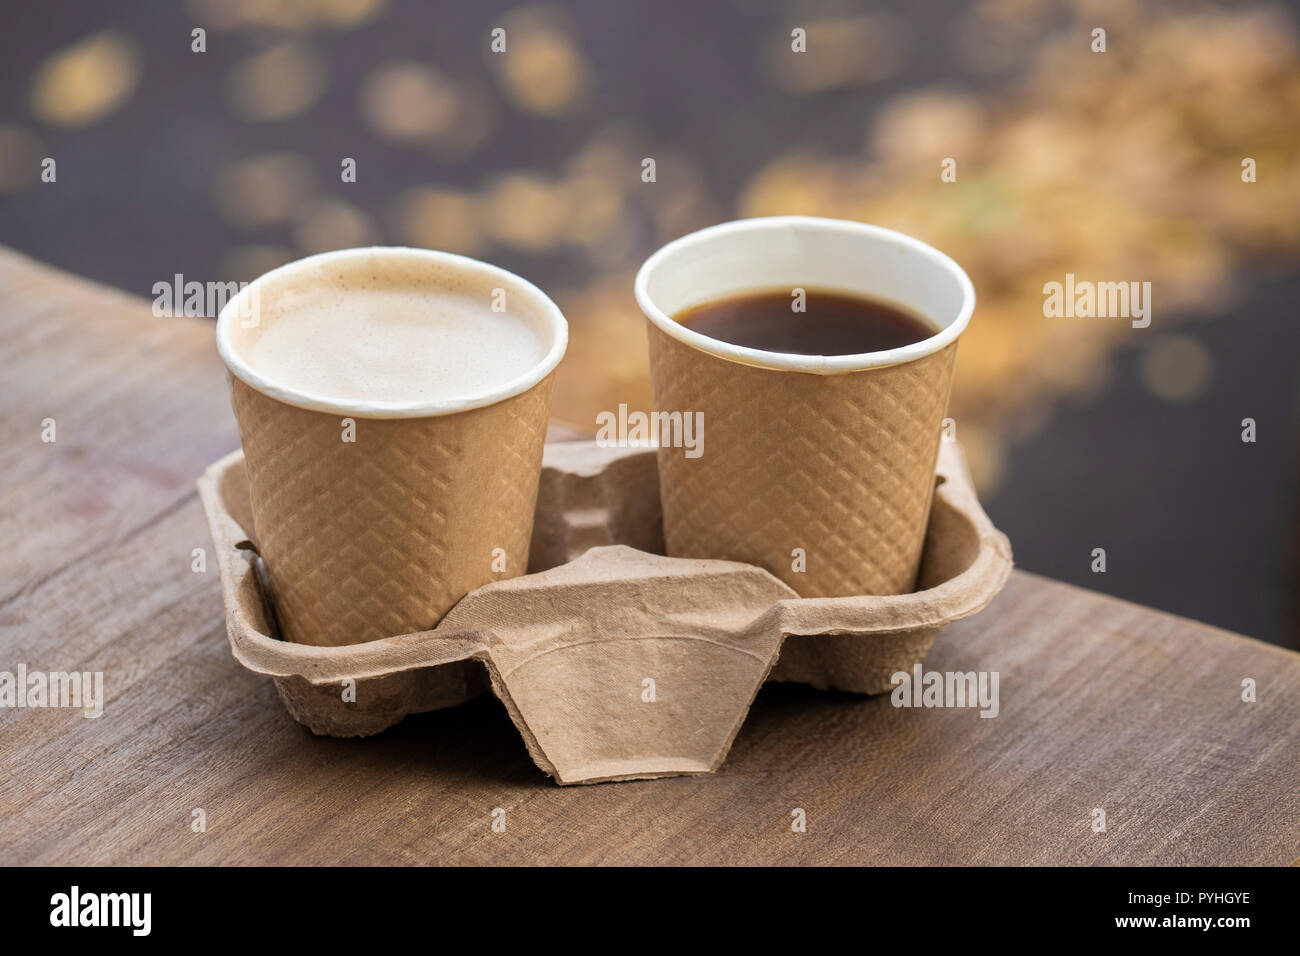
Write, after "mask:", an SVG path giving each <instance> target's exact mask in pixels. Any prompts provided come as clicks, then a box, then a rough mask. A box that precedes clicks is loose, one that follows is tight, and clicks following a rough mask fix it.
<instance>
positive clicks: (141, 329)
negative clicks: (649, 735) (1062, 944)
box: [0, 250, 1300, 864]
mask: <svg viewBox="0 0 1300 956" xmlns="http://www.w3.org/2000/svg"><path fill="white" fill-rule="evenodd" d="M0 383H2V388H3V399H4V403H3V408H4V418H3V420H2V424H0V428H3V441H0V476H3V496H4V498H3V500H4V505H3V509H2V510H0V529H2V530H3V541H4V545H5V546H4V549H3V551H0V670H8V671H10V672H14V671H16V669H17V667H18V665H19V664H20V663H23V664H25V665H26V666H27V667H28V668H29V669H30V670H45V671H72V670H83V671H103V672H104V674H105V691H106V697H107V703H106V705H105V710H104V715H103V716H102V717H101V718H99V719H84V718H83V717H82V715H81V714H80V713H79V712H74V711H71V710H67V709H62V710H60V709H5V710H0V766H3V768H4V774H3V784H2V785H0V864H12V863H74V862H75V863H81V864H98V863H119V864H121V863H199V864H215V863H273V864H291V863H502V862H510V863H526V864H552V863H755V864H757V863H840V864H844V863H896V864H902V863H940V864H944V863H1013V864H1019V863H1040V864H1080V863H1100V864H1120V863H1136V864H1148V863H1150V864H1174V863H1192V864H1199V863H1218V864H1289V863H1292V862H1294V861H1297V858H1300V655H1297V654H1295V653H1292V652H1289V651H1285V650H1281V649H1278V648H1276V647H1272V646H1270V645H1266V644H1262V643H1259V642H1257V641H1253V640H1250V639H1247V638H1243V637H1239V636H1237V635H1235V634H1230V633H1228V632H1225V631H1221V630H1217V629H1215V628H1211V627H1206V626H1204V625H1201V624H1197V623H1194V622H1192V621H1187V620H1184V619H1181V618H1176V617H1172V616H1170V615H1168V614H1162V613H1158V612H1155V611H1151V610H1148V609H1146V608H1142V607H1138V606H1136V605H1133V604H1128V603H1125V602H1122V601H1117V600H1112V599H1110V598H1106V597H1102V596H1099V595H1097V594H1092V593H1090V592H1087V591H1082V590H1078V589H1076V588H1072V587H1067V586H1065V585H1062V584H1057V583H1054V582H1052V581H1048V580H1045V579H1043V578H1040V577H1036V576H1034V575H1032V574H1026V573H1023V572H1016V574H1015V575H1014V576H1013V578H1012V580H1011V582H1010V584H1009V585H1008V586H1007V588H1006V590H1005V591H1004V592H1003V593H1002V595H1001V596H999V597H998V599H997V600H996V601H994V603H993V605H992V606H991V607H990V608H988V609H987V610H986V611H985V612H983V613H982V614H980V615H978V616H976V617H974V618H972V619H969V620H966V621H963V622H961V623H959V624H957V625H954V626H952V627H950V628H948V629H947V630H946V631H945V632H944V633H942V634H941V635H940V637H939V640H938V642H937V643H936V644H935V646H934V649H933V651H932V652H931V654H930V656H929V658H928V659H927V662H926V663H927V667H928V668H930V669H936V670H963V671H966V670H996V671H998V672H999V673H1000V675H1001V688H1000V690H1001V714H1000V716H998V717H997V718H996V719H981V718H980V717H979V716H978V714H977V713H976V712H975V711H973V710H957V709H932V710H903V709H896V708H894V707H892V706H890V702H889V700H888V698H887V697H876V698H858V697H853V696H849V695H841V694H828V693H819V692H817V691H814V690H811V689H808V688H803V687H796V686H785V685H771V686H768V687H766V688H764V689H763V691H762V692H761V693H760V695H759V698H758V700H757V701H756V703H755V706H754V708H753V710H752V712H751V713H750V715H749V718H748V720H747V721H746V723H745V725H744V727H743V728H742V729H741V732H740V735H739V737H738V738H737V740H736V744H735V747H734V749H733V750H732V752H731V755H730V757H729V758H728V760H727V762H726V764H725V765H724V766H723V768H722V770H721V771H720V772H719V773H718V774H717V775H716V776H712V777H691V778H676V779H671V780H661V781H649V782H643V783H621V784H604V785H598V786H591V787H569V788H561V787H557V786H555V785H554V784H552V783H551V782H550V781H549V780H548V779H547V778H545V777H544V776H543V775H542V774H541V773H540V772H539V771H538V770H537V769H536V768H535V767H534V766H533V764H532V762H531V761H530V760H529V758H528V755H527V753H526V752H525V750H524V745H523V742H522V741H521V740H520V738H519V735H518V734H517V733H516V732H515V730H514V728H513V726H512V725H511V723H510V721H509V720H508V719H507V717H506V714H505V712H504V710H503V708H502V707H501V705H500V704H499V703H498V702H497V701H496V699H495V698H493V697H490V696H489V697H486V698H480V699H479V700H477V701H475V702H474V703H471V704H468V705H465V706H462V707H458V708H454V709H452V710H449V711H443V712H438V713H433V714H425V715H421V716H418V717H414V718H410V719H408V720H407V721H405V722H404V723H403V724H401V725H399V726H398V727H396V728H395V729H393V730H391V731H388V732H387V733H385V734H382V735H380V736H378V737H375V738H371V739H366V740H332V739H326V738H317V737H313V736H312V735H311V734H310V733H308V732H307V731H306V730H304V729H303V728H301V727H300V726H298V725H297V724H296V723H294V721H293V720H292V719H291V718H290V717H289V716H288V714H287V713H286V712H285V711H284V708H283V707H282V706H281V704H280V701H279V699H278V697H277V696H276V693H275V690H274V688H273V687H272V685H271V683H270V682H269V681H267V680H264V679H260V678H258V677H255V676H253V675H252V674H250V673H248V672H247V671H245V670H244V669H243V668H242V667H240V666H239V665H238V664H236V663H235V661H234V660H233V659H232V658H231V656H230V652H229V650H228V647H227V644H226V637H225V631H224V623H223V616H222V607H221V597H220V589H219V586H218V581H217V570H216V563H215V561H212V560H209V561H208V562H207V571H206V573H196V572H195V571H193V570H192V561H193V559H192V556H191V555H192V552H193V549H195V548H204V549H210V548H211V542H210V540H209V538H208V532H207V528H206V525H205V523H204V518H203V514H202V511H201V509H200V507H199V501H198V498H197V496H196V494H195V488H194V479H195V477H196V476H197V475H198V474H199V472H200V471H201V470H202V469H203V468H204V467H205V466H206V465H207V464H208V463H209V462H211V461H213V460H214V459H216V458H218V457H220V456H221V455H223V454H224V453H226V452H228V451H230V450H231V449H233V448H235V447H237V445H238V443H239V439H238V436H237V434H236V431H235V423H234V419H233V417H232V415H231V412H230V408H229V402H228V398H227V391H226V383H225V378H224V371H223V369H222V366H221V363H220V361H219V360H218V358H217V355H216V350H215V348H214V345H213V328H212V324H211V322H209V321H205V320H202V319H186V318H155V317H153V316H152V315H151V314H150V310H149V307H148V304H147V303H146V302H145V301H143V300H141V299H139V298H134V297H131V296H128V295H125V294H123V293H120V292H116V291H112V290H109V289H105V288H103V287H100V286H96V285H92V284H90V283H87V282H84V281H82V280H79V279H76V278H73V277H70V276H68V275H65V274H63V273H60V272H57V271H55V270H52V269H50V268H47V267H44V266H41V265H39V264H37V263H34V262H32V261H31V260H29V259H26V258H24V257H22V256H20V255H18V254H16V253H13V252H9V251H4V250H0ZM45 419H53V420H54V422H55V428H56V432H55V434H56V438H57V440H56V441H55V442H53V443H46V442H43V441H42V428H43V425H42V423H43V421H44V420H45ZM1245 678H1253V679H1254V680H1255V681H1256V682H1257V685H1258V700H1257V702H1255V703H1245V702H1243V701H1242V699H1241V694H1242V681H1243V679H1245ZM498 807H499V808H504V809H505V810H506V823H507V826H506V830H505V832H503V833H494V832H493V831H492V828H491V821H492V813H493V810H494V809H496V808H498ZM200 808H201V809H202V810H203V811H204V813H205V816H206V831H205V832H194V830H193V829H192V827H191V820H192V818H193V812H194V811H195V810H196V809H200ZM794 808H803V809H804V810H805V811H806V814H807V821H808V825H807V832H805V833H795V832H792V829H791V825H790V824H791V811H792V810H793V809H794ZM1094 808H1101V809H1102V810H1104V811H1105V815H1106V829H1105V831H1104V832H1094V830H1093V826H1092V822H1093V819H1094V816H1093V811H1094Z"/></svg>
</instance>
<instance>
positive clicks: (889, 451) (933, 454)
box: [636, 217, 975, 667]
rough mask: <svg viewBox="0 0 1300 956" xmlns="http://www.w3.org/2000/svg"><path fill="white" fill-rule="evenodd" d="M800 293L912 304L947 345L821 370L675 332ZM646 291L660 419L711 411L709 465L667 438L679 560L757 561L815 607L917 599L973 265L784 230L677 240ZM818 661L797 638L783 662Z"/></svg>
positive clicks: (790, 225) (785, 225)
mask: <svg viewBox="0 0 1300 956" xmlns="http://www.w3.org/2000/svg"><path fill="white" fill-rule="evenodd" d="M795 288H805V289H807V288H828V289H834V290H838V291H844V292H851V293H860V294H866V295H870V296H873V297H877V298H882V299H885V300H888V301H892V302H896V303H898V304H900V305H903V306H904V307H906V308H908V309H909V310H911V311H912V312H914V313H915V314H917V315H918V316H921V317H923V318H925V319H926V320H927V321H928V322H929V323H930V324H931V325H932V326H934V328H935V334H934V335H932V336H930V337H929V338H927V339H925V340H923V341H922V342H919V343H916V344H914V345H909V346H906V347H903V348H898V349H892V350H889V351H882V352H872V353H867V354H863V355H841V356H815V355H814V356H809V355H793V354H783V353H772V352H764V351H760V350H756V349H750V348H741V347H738V346H734V345H730V344H728V343H725V342H720V341H718V340H716V339H712V338H709V337H707V336H704V335H701V334H699V333H697V332H693V331H691V330H690V329H688V328H686V327H684V326H681V325H679V324H677V323H676V322H674V321H673V319H672V318H671V316H673V315H675V314H678V313H680V312H681V311H683V310H685V309H688V308H690V307H692V306H695V305H698V304H700V303H702V302H706V301H709V300H713V299H717V298H720V297H724V296H727V295H732V294H736V293H740V292H745V291H750V290H756V289H786V290H793V289H795ZM636 293H637V299H638V301H639V303H640V305H641V308H642V310H643V311H644V312H645V314H646V316H647V319H648V335H649V345H650V373H651V378H652V381H653V386H654V400H655V409H656V411H658V412H660V413H663V412H670V413H671V412H680V413H682V415H683V416H685V415H688V414H690V415H696V414H702V435H703V441H702V442H700V443H699V447H698V449H697V450H698V452H699V454H698V457H690V456H688V455H687V454H686V453H685V449H683V448H681V447H673V444H672V436H671V435H666V434H664V433H662V432H661V433H660V435H659V442H660V449H659V478H660V495H661V499H662V504H663V519H664V540H665V545H666V548H667V552H668V554H670V555H673V556H677V557H692V558H719V559H724V560H731V561H743V562H745V563H748V564H756V565H758V566H759V567H762V568H764V569H766V570H767V571H769V572H771V573H772V574H773V575H775V576H776V577H778V578H780V579H781V580H782V581H784V582H785V583H786V584H788V585H789V586H790V587H792V588H793V589H794V590H795V591H796V592H798V594H799V595H801V596H803V597H818V598H820V597H841V596H849V595H864V594H875V595H884V594H900V593H905V592H909V591H911V590H912V589H913V588H914V587H915V586H916V580H917V571H918V569H919V567H920V561H921V552H922V548H923V545H924V543H925V529H926V521H927V518H928V516H929V511H930V502H931V497H932V494H933V490H934V470H935V462H936V459H937V457H938V452H939V443H940V439H941V434H942V422H943V418H944V414H945V410H946V407H947V403H948V394H949V391H950V388H951V383H952V374H953V364H954V360H955V357H956V350H957V337H958V336H959V335H960V334H961V332H962V330H963V329H964V328H965V326H966V324H967V321H968V320H969V318H970V315H971V312H972V311H973V309H974V300H975V297H974V290H973V289H972V287H971V284H970V280H969V279H968V278H967V277H966V275H965V273H964V272H963V271H962V270H961V268H960V267H959V266H957V265H956V263H954V262H953V261H952V260H951V259H949V258H948V257H947V256H945V255H943V254H942V253H940V252H938V251H936V250H934V249H932V248H930V247H929V246H927V245H925V244H924V243H921V242H919V241H917V240H915V239H912V238H910V237H907V236H904V235H902V234H900V233H896V232H893V231H890V230H887V229H881V228H879V227H874V226H868V225H864V224H862V223H855V222H845V221H840V220H828V219H813V218H805V217H776V218H769V219H750V220H740V221H738V222H733V223H726V224H723V225H721V226H715V227H712V228H709V229H705V230H702V231H701V232H697V233H693V234H691V235H689V236H686V237H683V238H682V239H679V240H677V241H675V242H673V243H670V244H669V245H667V246H665V247H664V248H663V249H661V250H660V251H659V252H657V253H656V254H655V255H654V256H652V257H651V258H650V259H649V260H647V261H646V263H645V265H644V266H643V267H642V269H641V271H640V273H639V274H638V276H637V281H636ZM793 320H795V321H797V317H794V319H793ZM819 652H820V653H822V654H824V653H825V649H824V648H823V649H819ZM807 653H809V648H808V647H807V646H806V645H803V644H801V643H799V642H795V643H793V644H792V645H791V646H790V647H788V648H787V649H786V651H785V652H784V654H785V656H788V657H790V658H791V659H790V660H789V661H786V660H785V657H783V660H782V663H783V664H785V665H787V666H794V667H797V666H798V663H799V662H798V660H796V658H797V657H798V656H799V655H801V654H807Z"/></svg>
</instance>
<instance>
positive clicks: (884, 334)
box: [673, 288, 938, 355]
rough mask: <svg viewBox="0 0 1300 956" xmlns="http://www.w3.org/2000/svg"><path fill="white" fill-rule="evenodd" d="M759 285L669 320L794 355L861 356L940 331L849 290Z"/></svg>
mask: <svg viewBox="0 0 1300 956" xmlns="http://www.w3.org/2000/svg"><path fill="white" fill-rule="evenodd" d="M803 292H804V298H803V305H804V310H803V311H795V305H796V304H798V300H797V299H796V297H795V292H794V290H792V289H789V288H781V289H757V290H750V291H746V292H741V293H739V294H736V295H730V296H724V297H722V298H719V299H713V300H711V301H708V302H703V303H701V304H699V305H695V306H692V307H690V308H688V309H683V310H682V311H681V312H679V313H677V314H676V315H674V316H673V320H674V321H675V322H677V323H679V324H681V325H683V326H685V327H686V328H688V329H690V330H691V331H693V332H698V333H700V334H701V335H707V336H708V337H709V338H713V339H718V340H719V341H722V342H728V343H730V344H732V345H738V346H741V347H742V348H750V349H760V350H762V351H764V352H785V353H789V354H793V355H859V354H862V353H864V352H884V351H887V350H888V349H896V348H902V347H903V346H905V345H914V344H915V343H917V342H920V341H922V340H924V339H928V338H929V337H930V336H932V335H934V334H935V333H936V332H937V331H938V329H936V328H935V327H934V326H933V325H931V324H930V323H929V322H927V321H926V320H925V319H923V318H921V317H920V316H918V315H917V314H916V313H914V312H912V311H911V310H910V309H907V308H905V307H904V306H901V305H898V304H896V303H893V302H887V301H885V300H883V299H875V298H870V297H868V296H864V295H860V294H858V293H853V292H839V291H834V290H830V289H814V288H805V289H804V290H803Z"/></svg>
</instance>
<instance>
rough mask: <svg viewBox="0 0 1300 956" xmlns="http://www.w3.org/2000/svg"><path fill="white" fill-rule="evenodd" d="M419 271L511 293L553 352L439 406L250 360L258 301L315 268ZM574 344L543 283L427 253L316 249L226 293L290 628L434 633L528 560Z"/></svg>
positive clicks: (241, 400) (252, 475)
mask: <svg viewBox="0 0 1300 956" xmlns="http://www.w3.org/2000/svg"><path fill="white" fill-rule="evenodd" d="M413 266H414V267H415V269H417V270H418V272H417V274H418V275H419V276H420V281H421V282H422V283H424V282H427V283H428V286H427V287H429V288H434V289H437V288H451V287H458V288H462V289H463V288H464V287H465V286H466V284H467V283H474V284H476V286H480V287H482V288H483V289H485V290H489V289H497V288H500V289H505V290H506V293H507V298H506V301H507V302H508V303H509V308H510V310H511V312H512V313H515V314H519V315H522V316H525V317H526V318H527V319H528V321H530V322H531V323H532V324H533V327H534V328H535V329H536V330H538V332H539V334H540V335H541V336H542V337H543V341H544V342H546V343H548V345H549V348H548V350H547V352H546V354H545V356H544V357H543V359H542V360H541V361H540V362H539V363H538V364H537V365H536V366H535V367H533V368H532V369H530V370H529V371H528V372H527V373H526V374H524V375H522V376H520V377H519V378H517V379H516V380H514V381H511V382H508V383H506V384H504V385H502V386H500V387H497V388H493V389H491V390H486V391H483V392H480V393H478V394H467V395H465V396H462V397H458V398H456V399H455V400H449V401H438V402H425V403H400V402H363V403H348V402H339V401H335V400H332V399H331V398H329V397H326V396H322V395H313V394H308V393H304V392H300V391H297V390H295V389H292V388H287V387H285V386H284V385H283V384H282V383H277V382H275V381H270V380H268V379H267V378H266V377H265V376H264V375H263V374H261V373H260V372H259V371H258V370H257V369H255V368H253V367H252V366H251V365H250V364H249V363H248V361H247V360H246V356H247V354H248V349H249V346H250V345H251V343H252V342H253V341H254V338H255V336H257V335H258V334H259V333H260V331H261V327H260V323H259V324H258V325H255V326H254V327H252V328H249V327H246V326H248V325H249V324H250V322H249V320H248V319H246V318H245V316H247V315H249V314H250V312H252V311H254V310H253V309H252V308H251V307H250V303H255V304H256V305H257V306H259V307H260V308H258V309H257V310H256V311H257V312H259V313H262V314H265V313H267V312H269V311H271V310H269V309H268V308H267V306H268V304H269V303H271V302H273V301H274V297H275V296H276V295H277V292H279V291H282V290H284V289H286V288H287V287H289V285H290V284H292V285H294V286H298V287H301V286H302V284H304V283H309V282H311V280H312V276H313V275H320V276H324V275H325V274H327V273H328V274H331V275H332V276H334V277H336V281H337V276H339V275H343V276H344V277H347V276H349V275H351V274H356V275H357V276H358V277H361V276H365V277H366V279H367V281H373V280H374V277H376V276H378V277H379V278H380V281H382V278H383V276H384V274H385V270H387V269H394V270H396V269H400V270H401V271H402V273H403V274H404V275H409V274H411V272H412V267H413ZM271 321H273V320H271ZM567 342H568V331H567V326H566V323H565V321H564V317H563V316H562V315H561V314H560V311H559V309H558V308H557V307H556V306H555V304H554V303H553V302H551V300H550V299H548V298H547V297H546V296H545V295H544V294H543V293H542V292H541V291H540V290H539V289H537V287H535V286H534V285H532V284H531V283H529V282H527V281H525V280H524V279H521V278H519V277H518V276H516V275H513V274H512V273H510V272H507V271H505V270H504V269H499V268H497V267H495V266H491V265H487V264H486V263H482V262H477V261H475V260H473V259H467V258H465V257H463V256H456V255H451V254H449V253H443V252H432V251H429V250H422V249H398V248H373V249H348V250H342V251H339V252H328V253H324V254H321V255H317V256H311V257H309V258H306V259H302V260H300V261H298V262H293V263H290V264H289V265H286V266H283V267H282V268H279V269H276V270H274V271H272V272H269V273H267V274H266V275H264V276H262V277H261V278H260V279H258V280H256V281H255V282H253V283H251V284H250V285H249V286H248V287H247V288H245V289H244V290H242V291H241V292H240V294H239V295H238V296H236V297H235V298H233V299H231V300H230V301H229V302H228V303H227V304H226V306H225V307H224V308H223V309H222V310H221V314H220V316H219V317H218V319H217V349H218V351H219V352H220V353H221V358H222V360H223V361H224V362H225V363H226V367H227V368H228V369H229V371H230V376H231V394H232V399H233V405H234V409H235V415H236V418H237V419H238V421H239V432H240V438H241V440H242V442H243V446H244V456H245V459H246V462H247V469H248V482H249V492H250V497H251V504H252V512H253V526H254V532H255V533H254V537H255V542H254V543H255V545H256V547H257V549H258V552H259V553H260V554H261V556H262V558H263V560H264V562H265V564H266V567H267V571H268V573H269V577H270V582H271V590H272V594H273V599H274V605H275V612H276V617H277V623H278V626H279V630H280V633H281V636H282V637H284V638H285V639H287V640H290V641H294V642H297V643H302V644H317V645H329V646H338V645H343V644H357V643H361V642H363V641H369V640H375V639H377V638H382V637H391V636H395V635H399V634H405V633H409V632H412V631H420V630H424V629H427V628H431V627H433V626H434V625H436V624H437V623H438V621H439V619H441V618H442V616H443V615H444V614H445V613H446V612H447V611H448V610H450V609H451V607H452V606H453V605H454V604H455V603H456V602H457V601H459V600H460V599H461V598H462V597H464V596H465V595H466V594H468V593H469V592H470V591H472V590H474V589H475V588H477V587H479V586H481V585H483V584H487V583H489V582H491V581H496V580H501V579H503V578H508V577H515V576H517V575H520V574H523V573H524V572H525V571H526V570H527V566H528V544H529V538H530V536H531V532H532V523H533V509H534V506H535V504H536V501H537V482H538V476H539V474H540V471H541V461H542V446H543V444H544V443H545V438H546V424H547V418H548V415H549V407H550V393H551V383H552V379H553V372H554V370H555V367H556V365H557V364H558V363H559V361H560V358H561V357H562V356H563V355H564V350H565V346H566V344H567ZM349 419H350V420H351V421H352V436H353V437H354V438H355V440H354V441H350V442H349V441H344V440H343V437H344V433H345V429H346V428H347V427H348V423H347V421H346V420H349Z"/></svg>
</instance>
